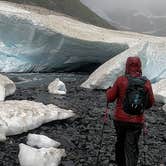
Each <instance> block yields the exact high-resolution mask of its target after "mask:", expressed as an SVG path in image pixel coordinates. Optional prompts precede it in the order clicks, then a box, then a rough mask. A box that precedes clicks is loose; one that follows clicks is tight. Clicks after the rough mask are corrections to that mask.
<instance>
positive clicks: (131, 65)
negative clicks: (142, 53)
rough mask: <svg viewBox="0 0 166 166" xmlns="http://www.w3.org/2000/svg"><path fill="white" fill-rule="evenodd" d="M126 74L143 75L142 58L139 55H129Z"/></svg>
mask: <svg viewBox="0 0 166 166" xmlns="http://www.w3.org/2000/svg"><path fill="white" fill-rule="evenodd" d="M125 74H129V75H131V76H133V77H140V76H141V75H142V69H141V60H140V58H139V57H137V56H134V57H128V58H127V61H126V71H125Z"/></svg>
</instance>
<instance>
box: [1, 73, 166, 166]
mask: <svg viewBox="0 0 166 166" xmlns="http://www.w3.org/2000/svg"><path fill="white" fill-rule="evenodd" d="M8 76H9V77H10V78H11V79H12V80H13V81H15V82H16V86H17V91H16V93H15V94H14V95H13V96H10V97H8V98H7V99H8V100H12V99H18V100H22V99H27V100H34V101H37V102H43V103H44V104H50V103H52V104H56V105H58V106H60V107H62V108H66V109H72V110H73V111H74V112H75V113H76V114H77V115H76V117H74V118H71V119H68V120H63V121H54V122H51V123H48V124H45V125H42V126H41V127H39V128H37V129H35V130H32V131H30V132H31V133H36V134H43V135H46V136H48V137H50V138H52V139H55V140H56V141H59V142H60V143H61V144H62V145H61V147H62V148H65V150H66V153H67V157H65V158H63V160H62V164H61V166H96V161H97V154H98V151H99V148H100V141H101V132H102V127H103V112H104V110H105V105H106V100H105V92H104V91H99V90H97V91H96V90H88V89H83V88H80V87H79V86H80V84H81V83H82V82H84V81H85V80H86V79H87V77H88V75H86V74H68V73H52V74H48V73H47V74H8ZM55 78H60V79H61V80H62V81H63V82H64V83H65V84H66V87H67V95H65V96H58V95H52V94H49V93H48V90H47V86H48V84H49V83H50V82H51V81H52V80H54V79H55ZM112 107H113V104H110V110H111V111H112ZM161 108H162V104H159V103H156V104H155V106H153V107H152V108H151V109H150V110H148V111H147V112H146V114H147V115H146V117H147V118H146V119H147V120H146V121H147V125H148V135H147V136H146V139H145V144H146V145H145V146H144V144H143V137H142V136H141V138H140V159H139V164H138V166H141V165H142V164H143V163H145V164H146V165H147V166H158V165H159V163H160V162H161V161H162V160H163V158H164V157H165V156H166V134H165V131H166V115H165V113H164V111H163V110H162V109H161ZM111 111H110V118H109V121H108V123H107V124H106V125H105V128H104V135H103V143H102V146H101V151H100V158H99V161H100V163H98V165H99V166H109V165H110V166H115V164H114V160H115V147H114V144H115V140H116V137H115V129H114V127H113V123H112V120H111V119H112V118H111ZM27 134H28V133H23V134H20V135H17V136H11V137H8V139H7V141H6V142H4V143H0V149H1V151H0V165H1V166H19V161H18V152H19V148H18V144H19V143H25V142H26V137H27ZM144 152H145V160H146V161H144Z"/></svg>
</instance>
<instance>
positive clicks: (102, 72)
mask: <svg viewBox="0 0 166 166" xmlns="http://www.w3.org/2000/svg"><path fill="white" fill-rule="evenodd" d="M135 55H137V56H139V57H140V58H141V61H142V73H143V75H145V76H146V77H147V78H148V79H150V80H151V82H152V83H154V82H158V81H160V80H161V79H164V78H166V56H165V55H166V43H163V42H162V43H141V44H138V45H136V46H134V47H132V48H130V49H128V50H126V51H124V52H123V53H121V54H119V55H117V56H115V57H114V58H112V59H110V60H109V61H107V62H106V63H104V64H103V65H101V66H100V67H99V68H98V69H97V70H96V71H94V72H93V73H92V74H91V75H90V76H89V78H88V80H86V81H85V82H84V83H83V84H82V85H81V86H82V87H85V88H90V89H107V88H108V87H109V86H112V85H113V83H114V82H115V80H116V78H117V77H118V76H120V75H124V73H125V63H126V60H127V58H128V57H129V56H135Z"/></svg>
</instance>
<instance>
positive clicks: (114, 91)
mask: <svg viewBox="0 0 166 166" xmlns="http://www.w3.org/2000/svg"><path fill="white" fill-rule="evenodd" d="M106 96H107V103H109V102H114V101H115V99H116V98H117V96H118V79H117V80H116V81H115V83H114V85H113V87H111V88H109V89H107V92H106Z"/></svg>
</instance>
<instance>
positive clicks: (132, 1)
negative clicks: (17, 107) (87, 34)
mask: <svg viewBox="0 0 166 166" xmlns="http://www.w3.org/2000/svg"><path fill="white" fill-rule="evenodd" d="M81 2H82V3H84V4H85V5H86V6H88V7H89V8H90V9H91V10H93V11H94V12H95V13H97V14H98V15H99V16H101V17H102V18H104V19H105V20H107V21H108V22H110V24H112V25H113V26H116V27H117V28H118V29H120V30H128V31H136V32H142V33H147V34H153V35H157V36H166V0H81Z"/></svg>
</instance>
